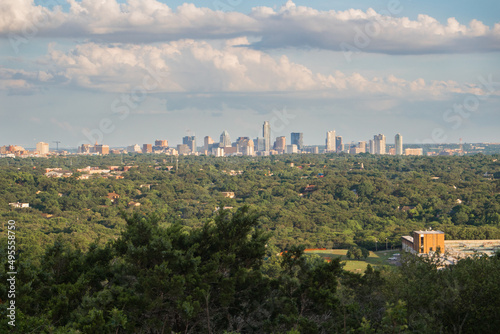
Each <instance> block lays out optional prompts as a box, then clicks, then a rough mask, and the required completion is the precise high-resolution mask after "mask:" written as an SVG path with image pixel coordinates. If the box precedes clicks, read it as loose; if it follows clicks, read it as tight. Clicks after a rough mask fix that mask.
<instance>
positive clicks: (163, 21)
mask: <svg viewBox="0 0 500 334" xmlns="http://www.w3.org/2000/svg"><path fill="white" fill-rule="evenodd" d="M56 3H57V4H58V5H60V6H54V5H55V4H56ZM221 5H223V6H221ZM499 10H500V4H499V3H498V2H495V1H493V0H487V1H482V2H480V3H472V2H470V3H469V2H460V3H459V4H457V2H456V1H451V0H449V1H446V0H445V1H441V2H439V4H435V3H434V2H432V1H430V0H423V1H418V2H415V1H413V2H409V1H404V0H395V1H389V2H387V1H368V0H354V1H350V2H348V3H346V2H342V1H326V0H310V1H305V0H304V1H299V0H294V1H290V0H288V1H286V0H283V1H269V0H256V1H253V2H251V3H249V2H245V1H221V2H214V3H211V2H209V3H206V2H202V1H198V0H196V1H190V2H185V1H169V2H167V1H158V0H151V1H148V2H145V3H143V4H140V3H139V2H136V1H130V0H119V1H117V0H103V1H92V0H89V1H65V0H60V1H57V2H43V1H33V0H4V1H3V2H2V11H3V14H2V15H3V17H5V18H6V19H5V20H4V21H2V22H0V61H1V66H0V98H1V99H2V104H1V106H0V112H1V115H2V117H3V119H4V121H3V122H2V123H3V124H6V125H8V126H4V127H2V131H1V132H0V142H1V143H4V144H6V145H7V144H17V145H23V146H26V147H35V145H36V143H38V142H41V141H43V142H47V143H49V144H52V142H54V141H59V142H60V143H61V146H62V147H77V146H80V145H81V144H92V145H93V144H94V143H95V142H96V141H98V142H99V143H104V144H107V145H109V146H114V147H118V146H123V145H132V144H133V143H146V142H150V141H151V140H154V138H168V139H169V140H171V141H172V143H171V144H172V145H173V144H179V143H181V140H182V138H183V137H186V136H193V135H196V134H198V137H199V138H198V144H199V143H201V138H203V137H204V136H206V135H208V136H211V137H212V138H218V136H219V135H220V132H221V131H222V130H224V129H230V133H231V134H233V133H234V134H240V135H241V136H247V137H249V138H256V137H264V136H263V128H262V125H261V124H262V120H264V119H266V120H268V121H269V123H270V125H271V127H272V128H273V134H272V136H273V141H274V139H275V138H276V137H280V136H286V137H287V139H288V140H290V137H289V134H290V133H292V132H301V133H303V134H304V142H303V144H304V145H305V146H309V145H318V144H320V143H325V138H324V134H325V133H326V132H327V131H331V130H333V129H335V130H336V132H337V134H341V135H342V136H343V139H344V142H346V143H348V142H351V140H353V141H359V140H368V139H369V138H371V137H372V136H373V135H372V134H376V133H382V134H384V133H385V134H387V135H388V136H389V137H390V138H391V139H390V140H392V138H393V136H394V134H395V133H397V132H400V133H402V134H404V138H405V141H406V142H408V143H423V144H425V143H458V142H459V139H460V138H463V140H464V141H465V142H500V134H499V133H500V131H498V130H499V128H498V124H500V113H499V112H498V106H499V105H500V84H499V82H500V64H499V62H498V53H499V52H500V22H499V20H498V15H495V14H494V13H498V11H499ZM283 27H286V29H283ZM359 134H363V135H362V136H360V135H359ZM151 138H153V139H151ZM234 138H236V137H234Z"/></svg>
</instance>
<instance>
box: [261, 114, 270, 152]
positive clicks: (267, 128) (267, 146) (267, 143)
mask: <svg viewBox="0 0 500 334" xmlns="http://www.w3.org/2000/svg"><path fill="white" fill-rule="evenodd" d="M262 137H264V141H265V143H264V150H265V151H266V152H269V150H270V149H271V124H269V122H268V121H265V122H264V125H263V126H262Z"/></svg>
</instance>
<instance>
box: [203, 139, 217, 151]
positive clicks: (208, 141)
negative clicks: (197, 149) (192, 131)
mask: <svg viewBox="0 0 500 334" xmlns="http://www.w3.org/2000/svg"><path fill="white" fill-rule="evenodd" d="M203 144H204V145H203V149H204V150H205V154H207V153H208V151H210V150H211V149H212V145H213V144H214V140H213V139H212V137H210V136H206V137H205V138H204V141H203Z"/></svg>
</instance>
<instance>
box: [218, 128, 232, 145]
mask: <svg viewBox="0 0 500 334" xmlns="http://www.w3.org/2000/svg"><path fill="white" fill-rule="evenodd" d="M220 147H231V137H229V133H228V132H227V131H226V130H224V132H222V134H221V135H220Z"/></svg>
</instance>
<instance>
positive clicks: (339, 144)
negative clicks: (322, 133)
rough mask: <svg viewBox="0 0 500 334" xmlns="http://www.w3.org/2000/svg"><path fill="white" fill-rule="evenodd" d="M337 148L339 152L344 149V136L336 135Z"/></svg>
mask: <svg viewBox="0 0 500 334" xmlns="http://www.w3.org/2000/svg"><path fill="white" fill-rule="evenodd" d="M335 150H336V151H337V153H340V152H343V151H344V142H343V141H342V136H337V137H335Z"/></svg>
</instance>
